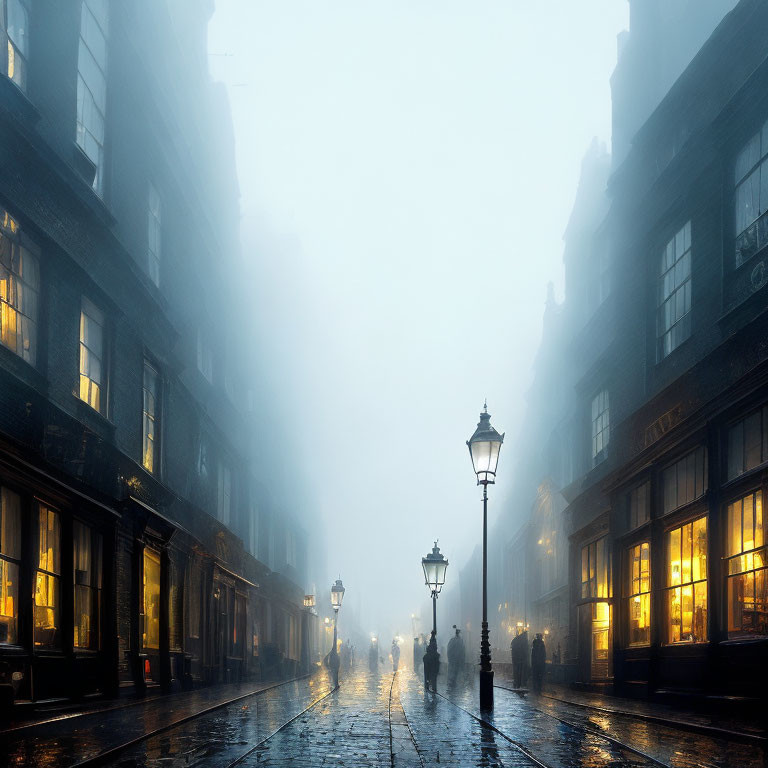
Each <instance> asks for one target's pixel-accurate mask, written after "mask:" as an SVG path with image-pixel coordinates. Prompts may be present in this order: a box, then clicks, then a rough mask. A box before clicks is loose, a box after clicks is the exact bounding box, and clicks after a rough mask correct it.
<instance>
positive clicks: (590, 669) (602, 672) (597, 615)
mask: <svg viewBox="0 0 768 768" xmlns="http://www.w3.org/2000/svg"><path fill="white" fill-rule="evenodd" d="M611 618H612V608H611V604H610V603H608V602H599V603H597V602H596V603H585V604H584V605H580V606H579V672H580V677H581V679H582V681H583V682H590V681H592V680H605V679H607V678H610V677H611V676H612V675H613V664H612V658H611V657H612V653H611V649H612V646H613V632H612V622H611Z"/></svg>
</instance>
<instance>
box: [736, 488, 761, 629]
mask: <svg viewBox="0 0 768 768" xmlns="http://www.w3.org/2000/svg"><path fill="white" fill-rule="evenodd" d="M727 550H728V551H727V556H728V634H729V635H731V636H733V635H768V571H767V570H766V566H768V562H766V549H765V533H764V527H763V495H762V493H761V492H760V491H757V492H755V493H750V494H749V495H747V496H745V497H744V498H743V499H739V500H738V501H734V502H733V503H732V504H729V505H728V546H727Z"/></svg>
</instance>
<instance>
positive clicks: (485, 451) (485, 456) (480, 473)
mask: <svg viewBox="0 0 768 768" xmlns="http://www.w3.org/2000/svg"><path fill="white" fill-rule="evenodd" d="M503 442H504V435H503V434H502V435H500V434H499V433H498V432H497V431H496V430H495V429H494V428H493V427H492V426H491V414H490V413H488V406H487V405H486V406H485V409H484V411H483V413H481V414H480V421H479V422H478V424H477V429H476V430H475V433H474V434H473V435H472V437H470V438H469V440H467V447H468V448H469V455H470V457H471V458H472V468H473V469H474V471H475V475H477V484H478V485H490V484H492V483H495V482H496V465H497V464H498V463H499V451H500V450H501V444H502V443H503Z"/></svg>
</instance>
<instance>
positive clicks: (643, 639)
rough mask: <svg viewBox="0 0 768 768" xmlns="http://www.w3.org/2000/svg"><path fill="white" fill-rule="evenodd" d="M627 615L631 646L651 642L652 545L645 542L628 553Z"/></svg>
mask: <svg viewBox="0 0 768 768" xmlns="http://www.w3.org/2000/svg"><path fill="white" fill-rule="evenodd" d="M628 571H629V572H628V579H627V587H626V588H627V593H626V594H627V615H628V617H629V644H630V645H648V644H649V643H650V642H651V545H650V544H649V543H648V542H647V541H644V542H643V543H642V544H638V545H637V546H634V547H631V548H630V549H629V553H628Z"/></svg>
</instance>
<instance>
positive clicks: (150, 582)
mask: <svg viewBox="0 0 768 768" xmlns="http://www.w3.org/2000/svg"><path fill="white" fill-rule="evenodd" d="M142 646H143V647H144V648H150V649H153V650H158V649H159V648H160V554H159V553H158V552H155V550H153V549H149V548H145V549H144V629H143V632H142Z"/></svg>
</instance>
